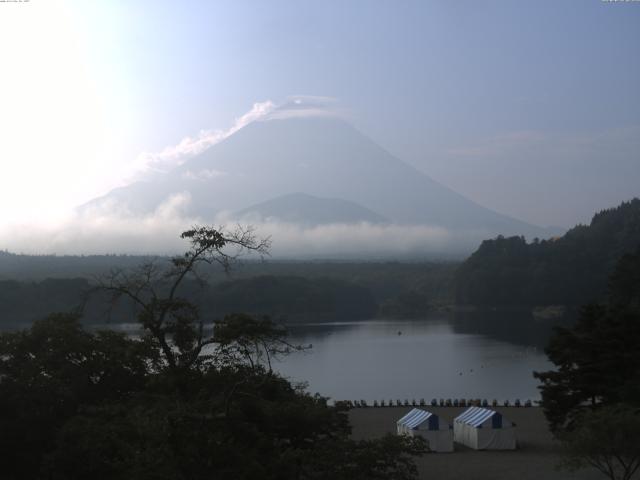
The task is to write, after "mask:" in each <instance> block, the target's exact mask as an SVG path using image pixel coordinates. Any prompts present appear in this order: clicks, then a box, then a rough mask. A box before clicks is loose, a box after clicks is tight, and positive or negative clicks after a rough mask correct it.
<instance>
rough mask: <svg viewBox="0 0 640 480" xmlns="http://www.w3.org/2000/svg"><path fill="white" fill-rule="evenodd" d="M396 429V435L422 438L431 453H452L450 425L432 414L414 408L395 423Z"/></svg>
mask: <svg viewBox="0 0 640 480" xmlns="http://www.w3.org/2000/svg"><path fill="white" fill-rule="evenodd" d="M396 427H397V432H398V435H409V436H411V437H413V436H416V435H419V436H421V437H423V438H424V439H425V440H426V441H427V443H428V444H429V449H430V450H431V451H432V452H453V431H452V429H451V425H449V424H448V423H447V422H443V421H442V420H440V418H439V417H438V416H437V415H435V414H434V413H431V412H428V411H426V410H422V409H419V408H414V409H412V410H411V411H410V412H409V413H407V414H406V415H405V416H404V417H402V418H401V419H400V420H398V421H397V422H396Z"/></svg>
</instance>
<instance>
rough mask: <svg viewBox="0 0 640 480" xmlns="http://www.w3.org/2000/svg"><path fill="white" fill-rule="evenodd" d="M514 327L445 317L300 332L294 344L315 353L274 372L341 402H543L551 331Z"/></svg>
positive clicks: (298, 327) (291, 360)
mask: <svg viewBox="0 0 640 480" xmlns="http://www.w3.org/2000/svg"><path fill="white" fill-rule="evenodd" d="M485 320H486V319H485ZM527 320H529V319H527ZM518 323H520V322H518ZM513 324H514V323H513V319H511V322H508V323H505V321H501V320H498V321H493V322H487V321H484V322H482V323H478V321H477V319H468V318H467V319H462V320H460V319H452V318H449V317H446V316H441V317H436V318H430V319H426V320H419V321H398V320H394V321H383V320H372V321H365V322H349V323H321V324H320V323H319V324H312V325H293V326H289V328H290V331H291V339H292V340H293V341H294V342H296V343H299V344H312V345H313V348H312V349H311V350H310V351H309V352H305V353H295V354H293V355H292V356H290V357H288V358H287V359H285V360H283V361H282V362H280V363H278V364H276V367H275V368H276V369H277V370H278V371H280V372H281V373H282V374H283V375H285V376H287V377H289V378H290V379H291V380H293V381H307V382H308V384H309V387H308V390H309V391H310V392H312V393H315V392H319V393H320V394H322V395H324V396H329V397H331V398H333V399H337V400H341V399H350V400H356V399H365V400H367V401H369V402H371V401H373V400H378V401H380V400H382V399H384V400H385V401H388V400H389V399H393V400H394V401H395V400H396V399H401V400H404V399H409V400H412V399H414V398H415V399H416V400H419V399H420V398H425V399H426V400H428V401H429V400H431V398H434V397H435V398H440V397H443V398H448V397H450V398H462V397H464V398H487V399H489V400H491V399H493V398H497V399H498V400H499V401H503V400H504V399H510V400H511V401H513V400H515V399H516V398H520V399H521V400H525V399H532V400H535V399H539V397H540V395H539V393H538V390H537V388H536V387H537V384H538V383H537V381H536V380H535V379H534V378H533V376H532V372H533V371H534V370H538V371H541V370H542V371H544V370H549V369H551V367H552V365H551V364H550V363H549V361H548V360H547V358H546V356H545V355H544V351H543V348H542V346H543V345H544V344H545V343H546V338H547V337H548V332H549V328H548V327H541V326H538V325H535V324H531V323H527V327H526V328H517V327H508V325H513ZM521 325H522V324H521Z"/></svg>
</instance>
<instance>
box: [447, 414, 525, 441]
mask: <svg viewBox="0 0 640 480" xmlns="http://www.w3.org/2000/svg"><path fill="white" fill-rule="evenodd" d="M453 429H454V430H453V436H454V441H455V442H457V443H461V444H462V445H466V446H467V447H470V448H473V449H475V450H514V449H515V448H516V431H515V427H514V426H513V424H512V423H511V422H510V421H509V420H507V419H506V418H504V417H503V416H502V415H501V414H500V413H498V412H495V411H493V410H488V409H484V408H479V407H471V408H469V409H467V410H466V411H465V412H463V413H462V414H461V415H459V416H458V417H456V418H455V419H454V423H453Z"/></svg>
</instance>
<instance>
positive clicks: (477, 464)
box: [349, 406, 604, 480]
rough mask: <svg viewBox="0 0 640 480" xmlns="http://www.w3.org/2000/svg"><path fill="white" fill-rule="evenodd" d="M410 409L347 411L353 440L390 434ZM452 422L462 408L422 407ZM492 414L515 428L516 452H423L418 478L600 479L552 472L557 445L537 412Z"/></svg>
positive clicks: (461, 448)
mask: <svg viewBox="0 0 640 480" xmlns="http://www.w3.org/2000/svg"><path fill="white" fill-rule="evenodd" d="M411 408H413V407H385V408H373V407H369V408H355V409H352V410H351V411H350V412H349V419H350V422H351V426H352V427H353V432H352V436H353V438H354V439H366V438H375V437H378V436H381V435H384V434H386V433H394V434H395V428H396V420H398V419H399V418H400V417H402V416H403V415H404V414H405V413H407V412H408V411H409V410H410V409H411ZM424 408H425V409H426V410H429V411H431V412H433V413H435V414H436V415H438V416H440V418H441V419H444V420H446V421H448V422H449V423H452V421H453V418H454V417H456V416H457V415H459V414H460V413H461V412H462V411H464V410H465V409H464V408H459V407H430V406H428V407H424ZM495 410H497V411H499V412H500V413H502V414H503V415H504V416H505V417H506V418H508V419H509V420H511V421H512V422H515V423H516V425H517V438H518V445H519V448H518V450H515V451H475V450H472V449H470V448H467V447H464V446H462V445H459V444H455V452H453V453H429V454H426V455H424V456H422V457H420V458H418V459H417V462H416V463H417V465H418V469H419V471H420V478H421V479H429V480H440V479H442V480H444V479H454V478H455V479H464V480H485V479H487V480H490V479H493V480H503V479H504V480H507V479H517V480H560V479H585V480H592V479H593V480H597V479H603V478H604V477H603V476H602V474H600V473H599V472H597V471H596V470H591V469H590V470H583V471H580V472H575V473H569V472H566V471H563V470H558V469H557V468H556V466H557V464H558V461H559V456H558V453H557V450H558V449H557V444H556V443H555V441H554V440H553V437H552V435H551V433H550V432H549V430H548V428H547V423H546V420H545V418H544V415H543V413H542V410H541V409H540V408H537V407H530V408H522V407H521V408H516V407H497V408H496V409H495Z"/></svg>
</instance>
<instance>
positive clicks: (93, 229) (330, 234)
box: [0, 192, 476, 258]
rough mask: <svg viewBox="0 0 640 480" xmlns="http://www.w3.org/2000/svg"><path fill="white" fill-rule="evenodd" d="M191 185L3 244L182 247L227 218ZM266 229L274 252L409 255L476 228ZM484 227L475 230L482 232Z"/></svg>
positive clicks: (455, 248)
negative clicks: (152, 202) (190, 211)
mask: <svg viewBox="0 0 640 480" xmlns="http://www.w3.org/2000/svg"><path fill="white" fill-rule="evenodd" d="M189 202H190V195H189V193H188V192H183V193H177V194H174V195H172V196H170V197H169V198H167V199H166V201H165V202H163V203H162V204H161V205H160V206H159V207H158V208H157V209H156V210H155V211H154V212H153V213H152V214H149V215H143V216H135V215H132V214H131V213H130V212H128V211H127V210H126V209H119V210H118V209H117V208H116V207H115V206H112V205H105V204H103V205H101V206H100V207H96V208H93V209H89V210H86V211H83V212H82V213H78V214H75V215H73V216H70V217H68V218H67V219H66V220H65V221H63V222H62V223H61V224H58V225H56V226H42V225H39V226H36V225H26V224H22V225H12V226H7V227H3V228H2V230H0V249H4V250H8V251H11V252H15V253H26V254H57V255H80V254H82V255H91V254H114V253H115V254H157V255H166V254H176V253H181V252H183V251H184V250H185V248H186V246H187V244H186V242H185V241H184V240H181V239H180V238H179V236H180V233H181V232H182V231H184V230H186V229H188V228H189V227H191V226H192V225H195V224H199V225H202V224H212V225H214V226H217V227H219V226H222V225H226V226H227V227H229V228H233V227H234V226H235V224H236V221H235V220H234V218H232V217H231V216H229V215H228V214H227V215H225V214H223V215H219V216H218V217H217V218H216V219H215V221H213V222H205V221H204V220H203V219H201V218H193V217H189V216H187V215H185V213H184V212H185V209H186V206H188V204H189ZM251 225H252V226H253V227H254V228H255V231H256V234H257V235H258V236H260V237H267V236H269V237H271V239H272V249H271V254H272V257H273V258H367V257H368V258H371V257H385V258H404V257H406V256H442V255H451V254H455V253H468V250H469V249H470V248H471V244H469V242H467V241H466V240H467V239H468V236H466V235H464V236H463V235H460V234H453V233H451V232H449V231H447V230H446V229H444V228H442V227H437V226H417V225H378V224H370V223H359V224H328V225H320V226H313V227H305V226H300V225H295V224H290V223H282V222H278V221H260V222H253V223H252V224H251ZM475 236H476V235H474V237H475Z"/></svg>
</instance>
